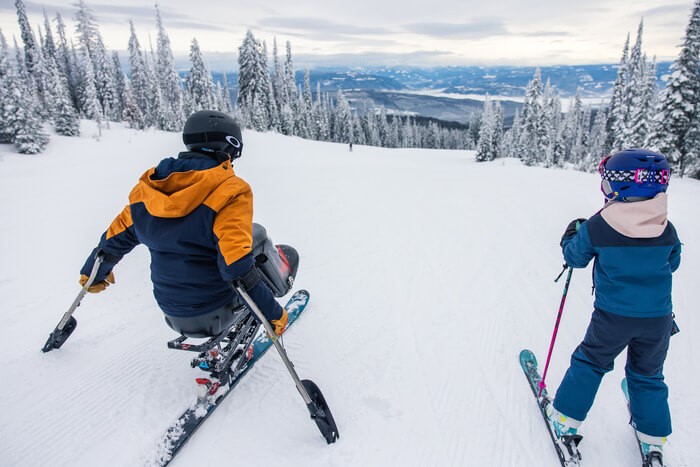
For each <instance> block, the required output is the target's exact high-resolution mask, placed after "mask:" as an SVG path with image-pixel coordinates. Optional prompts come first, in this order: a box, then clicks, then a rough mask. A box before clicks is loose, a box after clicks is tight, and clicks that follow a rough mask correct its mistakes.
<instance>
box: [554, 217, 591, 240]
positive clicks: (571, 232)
mask: <svg viewBox="0 0 700 467" xmlns="http://www.w3.org/2000/svg"><path fill="white" fill-rule="evenodd" d="M587 220H588V219H584V218H583V217H580V218H578V219H574V220H572V221H571V222H569V225H567V226H566V230H565V231H564V235H562V236H561V241H560V242H559V246H564V240H566V239H567V238H571V237H574V236H575V235H576V232H578V229H579V228H580V227H581V225H582V224H583V223H584V222H586V221H587Z"/></svg>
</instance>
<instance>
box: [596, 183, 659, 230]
mask: <svg viewBox="0 0 700 467" xmlns="http://www.w3.org/2000/svg"><path fill="white" fill-rule="evenodd" d="M600 215H601V216H602V217H603V219H604V220H605V222H607V223H608V225H610V227H612V228H613V229H615V230H616V231H617V232H619V233H621V234H622V235H624V236H626V237H630V238H655V237H659V236H660V235H661V234H663V233H664V230H666V226H667V225H668V195H666V193H659V194H657V195H656V196H655V197H653V198H652V199H648V200H644V201H636V202H633V203H622V202H614V201H613V202H609V203H608V204H607V205H606V206H605V207H604V208H603V210H602V211H601V212H600Z"/></svg>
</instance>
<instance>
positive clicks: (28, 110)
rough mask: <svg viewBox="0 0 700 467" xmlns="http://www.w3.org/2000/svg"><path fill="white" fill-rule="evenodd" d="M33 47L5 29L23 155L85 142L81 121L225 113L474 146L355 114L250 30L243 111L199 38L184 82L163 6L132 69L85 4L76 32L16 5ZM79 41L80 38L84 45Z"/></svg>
mask: <svg viewBox="0 0 700 467" xmlns="http://www.w3.org/2000/svg"><path fill="white" fill-rule="evenodd" d="M15 6H16V9H17V19H18V22H19V26H20V31H21V40H22V45H23V47H21V48H20V46H19V45H18V44H17V40H16V39H15V41H14V44H13V49H14V58H13V57H12V52H11V50H10V47H9V46H8V44H7V41H6V39H5V37H4V35H3V33H2V31H1V30H0V117H2V118H1V120H0V143H14V144H15V145H16V146H17V148H18V150H19V152H21V153H28V154H34V153H38V152H41V151H42V150H43V149H44V148H45V147H46V145H47V143H48V141H49V135H48V134H47V133H45V124H46V123H47V122H48V123H50V124H52V125H53V127H54V130H55V132H56V133H57V134H60V135H65V136H77V135H79V132H80V125H79V119H80V118H85V119H91V120H94V121H96V122H97V123H98V128H99V129H100V130H101V128H102V127H103V126H104V125H109V122H126V123H127V125H128V126H130V127H132V128H137V129H143V128H156V129H160V130H166V131H180V130H181V129H182V126H183V125H184V121H185V119H186V118H187V116H188V115H190V114H191V113H192V112H195V111H197V110H202V109H215V110H220V111H223V112H227V113H231V114H233V115H234V116H235V117H237V118H238V119H240V120H241V121H242V122H243V124H244V125H245V126H246V127H248V128H254V129H256V130H260V131H268V130H269V131H277V132H281V133H284V134H288V135H297V136H301V137H303V138H309V139H316V140H323V141H336V142H344V143H351V142H352V143H356V144H370V145H376V146H388V147H430V148H452V149H469V148H472V147H474V145H475V139H474V137H473V132H471V133H470V132H469V131H468V128H466V127H465V128H449V127H447V126H443V125H441V124H439V123H437V122H434V121H433V122H428V123H424V122H419V121H417V120H416V119H413V118H411V117H397V116H392V115H387V113H386V111H385V110H384V109H382V108H380V109H375V108H369V109H364V113H363V116H359V115H358V114H357V113H356V112H354V111H352V110H351V109H350V105H349V103H348V101H347V100H346V99H345V96H344V95H343V93H342V91H340V92H338V94H337V95H336V96H330V95H328V94H325V93H321V92H320V88H317V90H316V93H315V95H313V94H312V92H311V89H310V84H309V83H310V75H309V71H308V70H307V71H306V74H305V79H304V84H303V85H300V86H298V85H297V83H296V81H295V70H294V64H293V60H292V54H291V45H290V43H289V42H287V44H286V58H285V60H284V63H281V62H280V60H279V57H278V54H277V43H276V40H275V43H274V48H273V66H272V67H270V66H269V64H268V52H267V47H266V44H265V43H264V42H260V41H258V40H257V39H255V37H254V36H253V34H252V32H250V31H248V33H247V34H246V36H245V39H244V40H243V43H242V44H241V46H240V49H239V51H240V55H239V60H238V62H239V69H240V70H239V75H238V76H239V78H238V98H237V102H236V104H237V105H235V106H234V105H233V102H232V98H231V94H230V88H229V83H228V82H227V75H226V74H225V73H224V75H223V80H222V82H216V83H215V82H214V79H213V77H212V74H211V72H210V70H209V68H208V66H207V63H206V61H205V59H204V56H203V53H202V50H201V48H200V46H199V43H198V42H197V39H196V38H195V39H193V40H192V43H191V46H190V54H189V60H190V65H191V66H190V69H189V72H188V73H186V74H185V77H184V79H182V78H181V77H180V75H179V74H178V72H177V70H176V68H175V60H174V58H173V52H172V48H171V46H170V39H169V37H168V34H167V32H166V30H165V27H164V25H163V20H162V17H161V14H160V9H159V8H158V6H157V5H156V7H155V19H156V27H157V38H156V49H155V50H154V49H153V47H152V46H151V47H150V49H144V48H143V47H142V46H141V44H140V42H139V39H138V36H137V34H136V30H135V27H134V24H133V22H131V21H130V28H131V34H130V37H129V43H128V54H129V57H128V69H129V73H128V74H126V73H124V71H123V67H122V62H121V59H120V57H119V54H118V53H117V52H116V51H113V52H109V51H108V50H107V48H106V47H105V44H104V40H103V38H102V35H101V33H100V30H99V27H98V24H97V19H96V16H95V14H94V12H93V11H92V10H91V9H90V7H89V6H88V5H87V4H86V3H85V2H84V0H77V2H76V3H75V4H74V6H75V9H76V11H75V16H74V20H75V29H74V34H73V36H72V37H70V36H69V34H68V32H67V28H66V23H65V21H64V19H63V18H62V17H61V15H60V13H58V14H56V16H55V17H54V18H53V21H51V20H50V19H49V17H48V15H47V14H46V12H44V23H43V27H42V26H39V27H37V28H36V31H35V30H34V29H33V28H32V27H31V25H30V23H29V20H28V18H27V13H26V7H25V5H24V3H23V1H22V0H15ZM74 40H75V42H74Z"/></svg>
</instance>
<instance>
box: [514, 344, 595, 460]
mask: <svg viewBox="0 0 700 467" xmlns="http://www.w3.org/2000/svg"><path fill="white" fill-rule="evenodd" d="M520 366H521V367H522V368H523V372H525V377H526V378H527V381H528V383H530V389H532V392H533V394H534V395H535V399H536V400H537V407H538V408H539V409H540V414H541V415H542V417H543V418H544V422H545V424H546V425H547V431H548V432H549V436H550V437H551V438H552V443H554V448H555V449H556V450H557V455H558V456H559V461H560V462H561V465H562V466H563V467H575V466H580V465H581V453H580V452H579V450H578V445H579V443H580V442H581V440H582V439H583V437H582V436H581V435H564V436H562V437H561V438H558V437H557V435H556V434H555V433H554V428H553V427H552V424H551V423H549V419H548V418H547V413H546V409H547V405H549V404H551V403H552V401H551V400H550V399H549V396H548V395H547V389H542V394H540V388H539V384H540V381H541V380H542V377H541V376H540V373H539V370H538V369H537V358H535V354H534V353H532V351H531V350H527V349H525V350H523V351H521V352H520Z"/></svg>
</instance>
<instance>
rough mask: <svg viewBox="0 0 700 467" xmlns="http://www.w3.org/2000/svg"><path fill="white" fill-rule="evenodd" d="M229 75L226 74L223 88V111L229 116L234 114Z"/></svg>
mask: <svg viewBox="0 0 700 467" xmlns="http://www.w3.org/2000/svg"><path fill="white" fill-rule="evenodd" d="M226 75H227V73H226V72H224V78H223V81H224V82H223V86H222V88H221V101H222V102H221V111H222V112H225V113H227V114H232V113H233V100H232V99H231V89H230V88H229V84H228V78H227V77H226Z"/></svg>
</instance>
